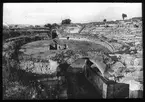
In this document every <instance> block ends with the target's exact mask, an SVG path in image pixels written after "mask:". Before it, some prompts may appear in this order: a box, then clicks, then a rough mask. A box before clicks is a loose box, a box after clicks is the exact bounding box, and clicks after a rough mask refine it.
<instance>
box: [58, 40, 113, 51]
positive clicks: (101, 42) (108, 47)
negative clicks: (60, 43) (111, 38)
mask: <svg viewBox="0 0 145 102" xmlns="http://www.w3.org/2000/svg"><path fill="white" fill-rule="evenodd" d="M60 39H67V38H60ZM69 39H70V40H80V41H88V42H92V43H96V44H100V45H102V46H104V47H106V48H107V49H109V50H110V51H111V52H115V48H114V47H113V46H112V45H110V44H109V43H108V42H106V41H104V40H102V41H101V40H100V39H98V40H95V39H91V40H89V39H87V38H69ZM99 40H100V41H99Z"/></svg>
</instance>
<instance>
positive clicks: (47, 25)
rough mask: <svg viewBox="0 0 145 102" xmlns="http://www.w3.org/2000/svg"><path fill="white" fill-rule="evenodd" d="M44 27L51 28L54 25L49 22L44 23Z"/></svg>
mask: <svg viewBox="0 0 145 102" xmlns="http://www.w3.org/2000/svg"><path fill="white" fill-rule="evenodd" d="M44 27H49V28H51V27H52V25H51V24H49V23H47V24H45V25H44Z"/></svg>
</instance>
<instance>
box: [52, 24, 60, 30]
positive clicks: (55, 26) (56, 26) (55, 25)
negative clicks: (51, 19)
mask: <svg viewBox="0 0 145 102" xmlns="http://www.w3.org/2000/svg"><path fill="white" fill-rule="evenodd" d="M51 26H52V28H53V29H55V28H58V27H59V25H58V24H56V23H53V24H52V25H51Z"/></svg>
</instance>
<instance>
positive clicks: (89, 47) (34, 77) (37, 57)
mask: <svg viewBox="0 0 145 102" xmlns="http://www.w3.org/2000/svg"><path fill="white" fill-rule="evenodd" d="M52 43H53V41H52V40H50V41H48V40H41V41H34V42H31V43H27V44H25V45H23V46H21V48H20V49H19V57H18V59H19V64H20V69H21V71H22V73H23V72H24V73H25V75H24V74H23V75H24V76H23V78H21V79H23V80H25V79H29V80H31V82H33V81H38V80H39V81H41V82H42V84H45V85H44V86H45V87H48V86H49V85H48V82H49V81H48V80H47V81H44V80H43V79H47V78H52V79H53V78H56V79H54V80H56V81H58V79H59V78H57V76H56V75H57V66H56V67H55V68H54V69H53V68H51V66H50V63H51V60H50V59H52V58H53V57H55V56H56V55H57V54H61V53H62V52H67V50H73V51H74V52H75V54H72V55H71V56H70V58H69V57H68V56H67V55H66V58H65V56H63V58H64V59H63V60H65V61H66V62H68V64H67V66H69V65H70V64H71V63H72V62H74V60H76V59H77V58H79V57H82V56H85V57H86V56H87V53H85V54H83V53H82V52H81V51H83V52H89V51H97V50H98V51H100V50H102V51H104V52H105V53H108V52H110V51H109V50H108V49H106V48H105V47H103V46H101V45H99V44H98V45H97V44H94V43H89V42H87V41H73V40H65V39H63V40H57V43H58V44H59V45H63V44H67V46H68V48H67V49H64V50H62V49H58V50H51V49H50V48H49V45H51V44H52ZM76 54H80V56H77V57H76V58H73V56H75V55H76ZM64 55H65V54H64ZM67 57H68V58H67ZM66 59H67V60H66ZM54 63H55V61H54ZM55 64H58V63H55ZM59 65H61V63H59ZM59 65H58V66H59ZM22 73H21V74H22ZM30 73H31V74H30ZM79 76H81V77H80V78H81V79H79V82H81V81H82V80H85V81H83V82H81V83H84V85H86V86H84V87H85V88H84V89H81V90H84V91H82V92H84V93H85V91H86V90H87V93H85V94H84V95H83V94H80V95H79V96H78V97H76V98H101V95H100V94H99V92H97V91H95V88H94V89H93V87H92V85H91V83H90V82H89V81H88V80H87V79H86V78H85V76H84V75H83V74H80V75H78V77H79ZM61 78H62V77H60V79H61ZM27 82H28V81H27ZM56 83H57V82H56ZM61 83H62V82H61ZM66 84H67V83H64V85H62V87H63V88H60V89H65V90H62V91H63V92H66V91H67V86H66ZM54 86H56V84H55V85H54ZM60 86H61V85H60ZM75 87H78V88H79V87H80V86H77V85H76V86H75ZM89 88H91V89H90V90H89ZM65 94H66V93H65ZM61 95H62V94H61ZM61 95H60V96H61ZM63 97H67V94H66V95H65V96H63ZM53 98H56V97H53Z"/></svg>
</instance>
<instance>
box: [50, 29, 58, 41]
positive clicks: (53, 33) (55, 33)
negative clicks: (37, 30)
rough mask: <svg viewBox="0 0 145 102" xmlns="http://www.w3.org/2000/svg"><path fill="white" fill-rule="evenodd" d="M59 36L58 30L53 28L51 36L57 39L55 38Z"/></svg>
mask: <svg viewBox="0 0 145 102" xmlns="http://www.w3.org/2000/svg"><path fill="white" fill-rule="evenodd" d="M57 37H58V35H57V32H56V30H52V32H51V38H52V39H55V38H57Z"/></svg>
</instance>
